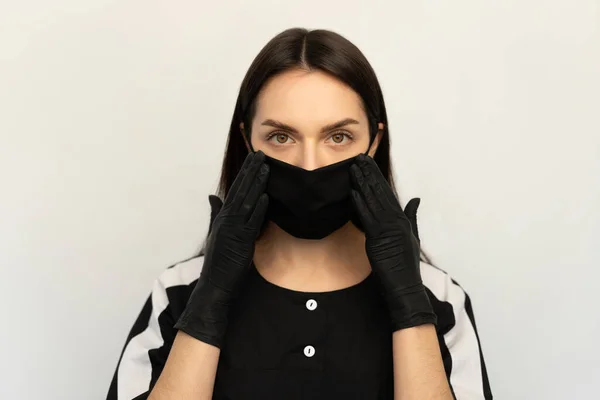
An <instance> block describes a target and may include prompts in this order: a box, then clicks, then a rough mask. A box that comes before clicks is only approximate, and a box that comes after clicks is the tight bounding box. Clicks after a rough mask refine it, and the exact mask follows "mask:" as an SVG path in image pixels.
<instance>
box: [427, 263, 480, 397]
mask: <svg viewBox="0 0 600 400" xmlns="http://www.w3.org/2000/svg"><path fill="white" fill-rule="evenodd" d="M421 276H422V278H423V283H424V284H425V287H426V288H427V292H428V294H429V297H430V299H431V303H432V306H433V308H434V311H435V312H436V314H437V316H438V325H437V335H438V341H439V344H440V350H441V353H442V358H443V361H444V368H445V370H446V376H447V377H448V382H449V383H450V387H451V389H452V394H453V395H454V398H455V399H457V400H489V399H492V392H491V390H490V384H489V381H488V376H487V371H486V368H485V361H484V360H483V352H482V350H481V344H480V341H479V336H478V333H477V327H476V325H475V318H474V315H473V309H472V307H471V300H470V299H469V296H468V295H467V294H466V292H465V291H464V290H463V289H462V288H461V287H460V286H459V285H458V283H456V282H455V281H454V280H453V279H452V278H451V277H450V276H449V275H448V274H447V273H445V272H443V271H442V270H440V269H438V268H436V267H434V266H432V265H430V264H427V263H425V262H421Z"/></svg>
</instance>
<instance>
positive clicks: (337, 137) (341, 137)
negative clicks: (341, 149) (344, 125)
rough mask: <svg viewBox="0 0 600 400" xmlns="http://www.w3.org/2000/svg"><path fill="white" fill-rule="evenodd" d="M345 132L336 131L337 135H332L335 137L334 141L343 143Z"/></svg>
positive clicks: (332, 137)
mask: <svg viewBox="0 0 600 400" xmlns="http://www.w3.org/2000/svg"><path fill="white" fill-rule="evenodd" d="M344 136H345V135H344V134H343V133H336V134H335V135H332V136H331V139H333V142H334V143H342V142H343V141H344Z"/></svg>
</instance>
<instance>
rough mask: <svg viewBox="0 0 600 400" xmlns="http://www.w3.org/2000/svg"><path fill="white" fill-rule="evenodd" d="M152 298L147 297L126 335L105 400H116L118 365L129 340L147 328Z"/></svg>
mask: <svg viewBox="0 0 600 400" xmlns="http://www.w3.org/2000/svg"><path fill="white" fill-rule="evenodd" d="M151 297H152V296H148V298H147V299H146V302H145V303H144V306H143V307H142V310H141V311H140V314H139V315H138V317H137V319H136V320H135V322H134V323H133V326H132V327H131V330H130V331H129V335H127V341H126V342H125V343H126V345H125V346H123V349H122V350H121V355H120V356H119V363H118V364H117V368H116V369H115V373H114V374H113V378H112V381H111V382H110V387H109V388H108V394H107V395H106V400H117V386H118V383H119V381H118V379H119V368H118V365H119V364H120V363H121V358H123V353H124V352H125V348H126V347H127V343H129V342H130V341H131V339H132V338H133V337H135V336H137V335H139V334H140V333H142V332H143V331H144V329H146V327H147V326H148V321H149V320H150V315H151V314H152V299H151Z"/></svg>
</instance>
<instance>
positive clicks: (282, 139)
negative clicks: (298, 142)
mask: <svg viewBox="0 0 600 400" xmlns="http://www.w3.org/2000/svg"><path fill="white" fill-rule="evenodd" d="M273 139H275V140H273ZM267 141H272V142H273V144H274V145H276V146H278V145H284V144H287V143H291V142H292V141H293V139H292V138H291V137H290V135H288V134H287V133H284V132H272V133H271V134H269V135H268V136H267Z"/></svg>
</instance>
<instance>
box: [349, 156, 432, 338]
mask: <svg viewBox="0 0 600 400" xmlns="http://www.w3.org/2000/svg"><path fill="white" fill-rule="evenodd" d="M350 175H351V178H352V183H353V187H354V189H353V190H352V192H351V196H352V203H353V204H354V207H355V208H356V211H357V214H358V215H359V218H360V220H361V222H362V225H363V229H364V231H365V236H366V252H367V256H368V258H369V261H370V263H371V268H372V269H373V272H374V274H375V276H377V277H378V278H379V279H378V281H379V283H380V284H381V285H380V287H381V290H382V294H383V296H384V298H385V300H386V302H387V305H388V309H389V312H390V317H391V321H392V328H393V331H397V330H399V329H404V328H410V327H413V326H418V325H424V324H430V323H431V324H436V323H437V316H436V315H435V313H434V312H433V308H432V307H431V303H430V301H429V297H428V296H427V293H426V292H425V287H424V286H423V281H422V280H421V272H420V268H419V265H420V258H419V255H420V246H419V239H418V231H417V227H416V213H417V208H418V206H419V202H420V200H419V199H412V200H411V201H410V202H409V203H408V204H407V205H406V213H405V212H403V211H402V207H401V206H400V203H398V200H397V199H396V196H395V195H394V192H393V190H392V188H391V187H390V186H389V184H388V183H387V181H386V179H385V177H384V176H383V174H382V173H381V171H380V170H379V167H378V166H377V163H375V161H374V160H373V159H372V158H371V157H368V156H365V155H363V154H361V155H359V156H358V157H357V161H356V163H355V164H354V165H352V166H351V167H350ZM407 214H408V215H410V216H411V218H413V223H411V222H410V221H409V219H408V217H407ZM413 225H414V227H413ZM413 229H414V232H415V233H414V234H413Z"/></svg>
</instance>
